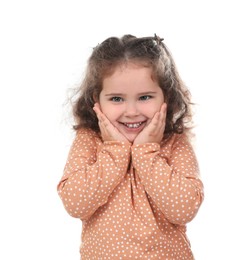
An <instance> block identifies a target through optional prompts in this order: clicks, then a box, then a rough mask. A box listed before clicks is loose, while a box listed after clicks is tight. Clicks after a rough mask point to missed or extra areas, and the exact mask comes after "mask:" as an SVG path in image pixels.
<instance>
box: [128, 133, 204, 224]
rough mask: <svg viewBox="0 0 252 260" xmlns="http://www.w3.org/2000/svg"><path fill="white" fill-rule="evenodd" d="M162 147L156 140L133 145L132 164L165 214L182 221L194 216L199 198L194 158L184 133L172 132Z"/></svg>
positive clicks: (179, 222) (199, 203) (174, 221)
mask: <svg viewBox="0 0 252 260" xmlns="http://www.w3.org/2000/svg"><path fill="white" fill-rule="evenodd" d="M162 150H163V151H162V152H163V154H161V151H160V145H159V144H157V143H146V144H138V145H135V146H133V147H132V161H133V167H134V168H135V170H136V173H137V174H138V175H139V177H140V179H141V182H142V184H143V185H144V187H145V190H146V192H147V193H148V196H150V197H151V199H152V200H153V201H154V203H155V204H156V205H157V207H158V208H159V209H160V210H161V211H162V212H163V214H164V215H165V216H166V218H167V219H168V220H169V221H170V222H171V223H173V224H185V223H187V222H189V221H191V220H192V219H193V218H194V217H195V215H196V214H197V212H198V209H199V207H200V205H201V203H202V200H203V184H202V182H201V180H200V179H199V169H198V164H197V160H196V157H195V154H194V151H193V149H192V147H191V145H190V144H189V142H188V141H187V139H186V137H185V136H177V135H175V136H174V137H173V138H172V139H171V140H170V141H169V143H168V144H167V146H166V147H164V148H162ZM167 152H168V154H167ZM165 155H166V156H165Z"/></svg>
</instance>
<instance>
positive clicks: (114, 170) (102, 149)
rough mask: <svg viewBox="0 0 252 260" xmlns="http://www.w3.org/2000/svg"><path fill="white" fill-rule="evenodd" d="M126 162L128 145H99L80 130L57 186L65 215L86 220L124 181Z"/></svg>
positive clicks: (84, 131) (105, 143)
mask: <svg viewBox="0 0 252 260" xmlns="http://www.w3.org/2000/svg"><path fill="white" fill-rule="evenodd" d="M129 160H130V145H129V144H127V143H122V142H104V143H102V142H101V140H100V139H99V138H98V137H97V135H96V134H95V133H93V132H91V131H90V130H83V129H82V130H79V131H78V132H77V135H76V137H75V140H74V142H73V145H72V147H71V149H70V152H69V155H68V159H67V163H66V165H65V168H64V175H63V177H62V179H61V181H60V182H59V184H58V186H57V190H58V193H59V196H60V198H61V200H62V202H63V204H64V207H65V209H66V210H67V212H68V213H69V214H70V215H71V216H73V217H76V218H80V219H82V220H87V219H88V218H89V217H90V216H91V215H92V214H93V213H94V212H95V211H96V210H97V209H98V208H99V207H100V206H102V205H104V204H105V203H106V202H107V200H108V197H109V195H110V194H111V193H112V192H113V190H114V189H115V187H116V186H117V185H118V184H119V183H120V182H121V180H122V179H123V178H124V176H125V174H126V172H127V168H128V164H129Z"/></svg>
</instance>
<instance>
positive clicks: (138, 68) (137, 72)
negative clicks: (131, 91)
mask: <svg viewBox="0 0 252 260" xmlns="http://www.w3.org/2000/svg"><path fill="white" fill-rule="evenodd" d="M156 84H157V82H156V80H155V77H154V76H153V69H152V68H151V67H150V66H145V65H143V64H136V63H123V64H120V65H118V66H116V67H115V68H114V69H113V71H112V72H111V73H110V74H109V75H107V76H105V77H104V79H103V89H104V88H105V89H106V88H110V89H111V88H114V87H125V88H126V87H129V86H135V87H136V88H141V87H143V86H145V87H148V86H152V85H156Z"/></svg>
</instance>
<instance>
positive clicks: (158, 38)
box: [154, 34, 164, 45]
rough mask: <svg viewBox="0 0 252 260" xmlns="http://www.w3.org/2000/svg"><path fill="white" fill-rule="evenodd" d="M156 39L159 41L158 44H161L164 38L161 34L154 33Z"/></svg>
mask: <svg viewBox="0 0 252 260" xmlns="http://www.w3.org/2000/svg"><path fill="white" fill-rule="evenodd" d="M154 40H155V41H156V42H157V44H158V45H160V44H161V42H162V41H163V40H164V38H160V37H159V36H157V35H156V34H154Z"/></svg>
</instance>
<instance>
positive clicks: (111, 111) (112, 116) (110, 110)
mask: <svg viewBox="0 0 252 260" xmlns="http://www.w3.org/2000/svg"><path fill="white" fill-rule="evenodd" d="M100 107H101V111H102V113H103V114H104V115H105V116H106V117H107V118H108V119H109V120H110V121H114V120H116V119H117V114H118V110H116V109H115V108H114V107H113V106H111V105H109V104H103V103H100Z"/></svg>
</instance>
